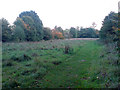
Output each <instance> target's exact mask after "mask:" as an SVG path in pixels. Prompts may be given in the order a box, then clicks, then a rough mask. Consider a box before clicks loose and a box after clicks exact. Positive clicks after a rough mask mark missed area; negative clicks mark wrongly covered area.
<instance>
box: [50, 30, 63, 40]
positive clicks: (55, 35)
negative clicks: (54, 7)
mask: <svg viewBox="0 0 120 90" xmlns="http://www.w3.org/2000/svg"><path fill="white" fill-rule="evenodd" d="M52 38H53V39H63V38H64V37H63V34H62V33H61V32H59V31H57V30H55V29H53V30H52Z"/></svg>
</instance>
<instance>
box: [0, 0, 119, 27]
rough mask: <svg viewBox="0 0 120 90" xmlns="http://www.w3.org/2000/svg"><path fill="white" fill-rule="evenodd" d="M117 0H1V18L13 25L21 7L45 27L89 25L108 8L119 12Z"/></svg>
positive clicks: (99, 19)
mask: <svg viewBox="0 0 120 90" xmlns="http://www.w3.org/2000/svg"><path fill="white" fill-rule="evenodd" d="M118 2H119V0H1V2H0V3H1V5H0V18H5V19H7V20H8V22H9V23H10V24H11V25H12V23H13V22H14V21H15V20H16V18H17V17H18V16H19V14H20V13H21V12H23V11H30V10H33V11H35V12H36V13H37V15H38V16H39V18H40V19H41V20H42V22H43V25H44V27H50V28H51V29H53V28H54V27H55V26H56V25H57V26H61V27H62V28H63V29H69V28H70V27H77V26H79V27H85V28H86V27H90V26H92V23H93V22H95V23H96V24H97V26H96V29H100V28H101V26H102V21H103V20H104V18H105V16H107V15H108V14H109V13H110V12H111V11H114V12H118Z"/></svg>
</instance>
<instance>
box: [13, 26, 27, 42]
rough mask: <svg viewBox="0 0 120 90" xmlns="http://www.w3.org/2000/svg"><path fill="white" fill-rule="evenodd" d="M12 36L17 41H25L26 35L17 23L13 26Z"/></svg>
mask: <svg viewBox="0 0 120 90" xmlns="http://www.w3.org/2000/svg"><path fill="white" fill-rule="evenodd" d="M13 36H14V37H13V40H14V41H17V42H20V41H25V37H26V36H25V33H24V30H23V28H22V27H21V26H18V25H17V26H16V27H15V28H14V35H13Z"/></svg>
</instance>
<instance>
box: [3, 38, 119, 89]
mask: <svg viewBox="0 0 120 90" xmlns="http://www.w3.org/2000/svg"><path fill="white" fill-rule="evenodd" d="M2 46H3V48H2V54H3V56H2V57H3V60H2V66H3V69H2V70H3V71H2V75H3V77H2V79H3V80H2V83H3V88H60V87H61V88H104V87H115V85H117V84H116V83H117V80H118V79H117V77H115V76H114V75H112V73H111V72H112V71H113V70H114V69H116V67H115V66H111V65H110V64H108V60H105V59H104V58H103V57H104V56H102V54H103V53H105V52H103V51H104V50H103V49H104V46H103V45H102V44H99V43H98V42H97V41H96V40H50V41H41V42H22V43H3V45H2ZM110 67H111V68H110ZM114 77H115V78H114ZM110 78H111V79H110ZM110 80H111V81H110ZM113 82H114V83H113ZM114 84H115V85H114Z"/></svg>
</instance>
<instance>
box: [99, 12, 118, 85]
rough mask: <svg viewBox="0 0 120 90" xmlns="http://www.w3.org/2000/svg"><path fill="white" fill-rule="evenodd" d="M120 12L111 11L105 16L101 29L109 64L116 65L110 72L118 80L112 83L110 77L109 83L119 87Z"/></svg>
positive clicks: (101, 37)
mask: <svg viewBox="0 0 120 90" xmlns="http://www.w3.org/2000/svg"><path fill="white" fill-rule="evenodd" d="M118 20H119V13H114V12H111V13H110V14H109V15H108V16H106V17H105V19H104V21H103V26H102V28H101V31H100V40H101V41H102V42H103V43H104V44H105V45H106V47H105V48H106V53H107V56H105V59H106V60H108V61H107V63H109V66H111V67H114V70H113V68H112V69H111V70H113V71H111V73H110V72H109V73H110V74H109V75H110V77H113V78H114V80H116V81H117V82H115V83H113V82H112V83H111V79H110V78H109V80H110V81H109V82H108V85H107V86H109V85H110V83H111V84H112V85H113V86H112V87H119V85H120V73H119V71H120V45H119V43H120V37H119V35H120V30H119V24H118V23H119V21H118ZM111 67H110V68H111Z"/></svg>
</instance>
